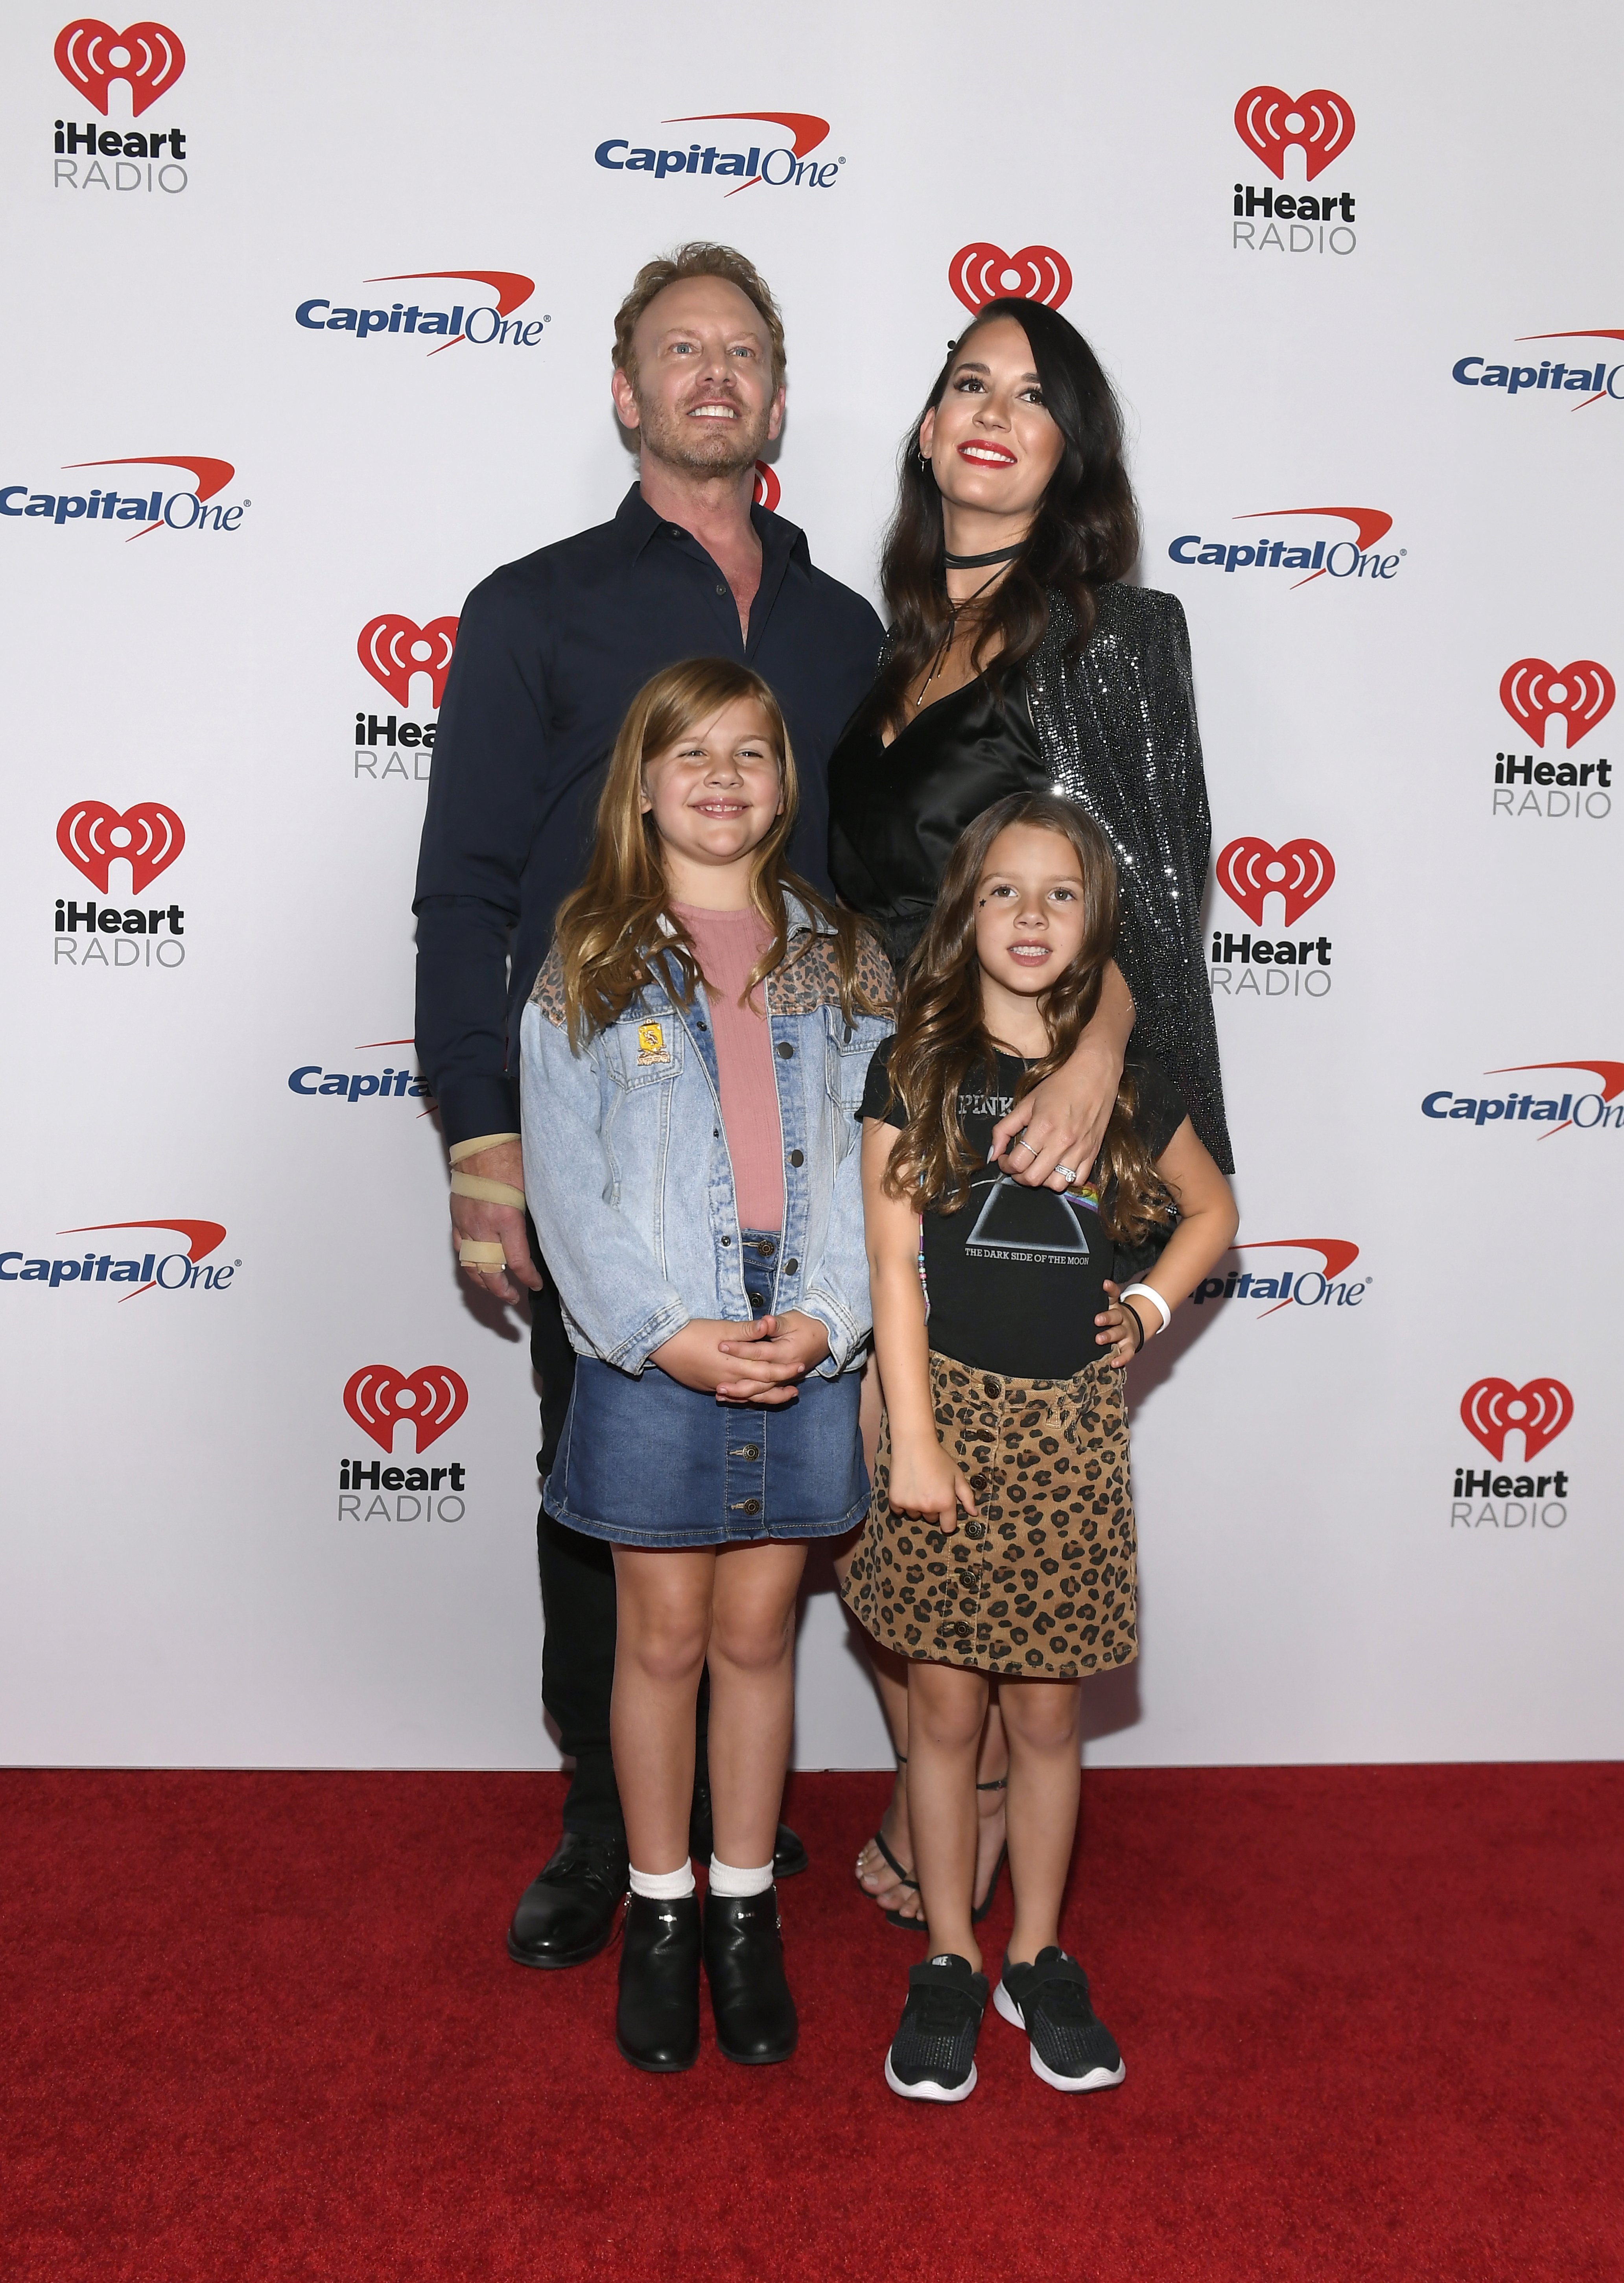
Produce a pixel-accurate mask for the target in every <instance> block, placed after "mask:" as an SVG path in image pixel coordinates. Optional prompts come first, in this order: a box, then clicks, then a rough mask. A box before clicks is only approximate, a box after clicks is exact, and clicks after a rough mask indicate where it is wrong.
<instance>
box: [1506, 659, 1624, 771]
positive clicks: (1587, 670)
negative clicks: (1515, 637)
mask: <svg viewBox="0 0 1624 2283" xmlns="http://www.w3.org/2000/svg"><path fill="white" fill-rule="evenodd" d="M1617 694H1618V693H1617V690H1616V689H1615V687H1614V684H1613V679H1612V675H1611V674H1609V673H1608V671H1607V669H1606V667H1605V666H1600V665H1598V664H1597V661H1596V659H1595V658H1574V659H1573V660H1572V662H1571V663H1570V664H1569V665H1567V666H1551V665H1550V664H1548V663H1547V661H1546V660H1545V659H1544V658H1519V659H1518V660H1517V662H1516V664H1515V665H1514V666H1507V668H1506V670H1505V672H1504V674H1502V676H1501V678H1500V703H1501V704H1502V705H1503V706H1504V708H1505V710H1506V712H1507V713H1509V714H1510V715H1511V719H1512V721H1515V722H1516V723H1517V725H1518V727H1519V729H1523V730H1526V733H1527V735H1528V736H1530V737H1532V738H1533V740H1534V744H1536V745H1543V744H1544V743H1545V732H1546V730H1547V729H1549V728H1550V724H1551V723H1552V722H1553V721H1556V720H1558V718H1560V719H1561V720H1562V721H1564V722H1565V724H1566V740H1567V745H1568V749H1569V750H1570V752H1571V750H1572V749H1573V746H1575V745H1576V744H1578V743H1579V740H1580V739H1581V737H1588V736H1589V734H1590V732H1591V730H1592V729H1595V727H1596V725H1597V722H1598V721H1604V719H1605V718H1606V716H1607V715H1608V714H1609V713H1612V701H1613V698H1614V697H1616V696H1617Z"/></svg>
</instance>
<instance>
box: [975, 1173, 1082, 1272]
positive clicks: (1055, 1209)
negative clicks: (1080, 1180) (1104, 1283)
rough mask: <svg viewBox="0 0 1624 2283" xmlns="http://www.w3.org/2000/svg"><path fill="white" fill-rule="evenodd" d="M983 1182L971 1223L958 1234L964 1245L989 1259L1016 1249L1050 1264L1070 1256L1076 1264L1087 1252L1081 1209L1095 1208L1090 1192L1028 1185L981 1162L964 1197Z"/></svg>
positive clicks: (1068, 1261) (1065, 1262)
mask: <svg viewBox="0 0 1624 2283" xmlns="http://www.w3.org/2000/svg"><path fill="white" fill-rule="evenodd" d="M983 1185H984V1187H985V1194H984V1196H982V1198H981V1201H980V1211H979V1212H978V1213H977V1215H976V1218H975V1221H974V1224H973V1225H972V1227H971V1230H970V1233H969V1235H967V1236H966V1237H965V1239H964V1251H966V1252H967V1253H971V1252H975V1253H982V1254H987V1255H990V1256H991V1257H992V1258H994V1259H998V1258H1008V1257H1009V1256H1010V1255H1011V1254H1014V1253H1021V1254H1025V1255H1027V1257H1028V1258H1033V1259H1042V1261H1044V1262H1045V1263H1052V1264H1053V1265H1054V1266H1056V1267H1060V1266H1070V1265H1071V1263H1073V1262H1075V1263H1076V1264H1077V1265H1078V1266H1081V1265H1082V1264H1083V1263H1084V1262H1085V1261H1087V1260H1089V1258H1091V1257H1092V1255H1091V1252H1090V1249H1089V1235H1088V1225H1087V1223H1086V1222H1085V1221H1084V1219H1083V1218H1082V1216H1083V1214H1084V1213H1085V1212H1094V1213H1096V1214H1097V1212H1098V1207H1097V1205H1096V1204H1094V1203H1093V1201H1092V1199H1091V1198H1089V1197H1086V1196H1068V1195H1066V1194H1064V1193H1063V1192H1061V1191H1058V1190H1056V1189H1032V1188H1026V1187H1025V1186H1024V1185H1023V1184H1022V1183H1021V1182H1019V1181H1016V1180H1011V1178H1010V1176H1009V1174H1007V1173H1000V1172H999V1171H998V1169H997V1167H996V1166H995V1165H986V1166H983V1167H981V1168H980V1169H979V1170H978V1171H977V1172H976V1173H972V1175H971V1176H970V1203H971V1204H975V1202H976V1190H977V1188H978V1187H982V1186H983Z"/></svg>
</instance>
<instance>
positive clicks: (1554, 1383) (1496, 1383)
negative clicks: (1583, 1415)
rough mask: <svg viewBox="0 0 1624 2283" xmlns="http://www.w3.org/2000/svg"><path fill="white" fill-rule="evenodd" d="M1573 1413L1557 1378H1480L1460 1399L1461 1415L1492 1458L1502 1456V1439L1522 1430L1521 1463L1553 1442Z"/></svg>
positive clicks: (1571, 1398) (1565, 1392) (1565, 1390)
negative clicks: (1520, 1383) (1515, 1382)
mask: <svg viewBox="0 0 1624 2283" xmlns="http://www.w3.org/2000/svg"><path fill="white" fill-rule="evenodd" d="M1461 1417H1462V1418H1463V1419H1464V1421H1465V1422H1466V1427H1467V1430H1468V1431H1469V1432H1470V1433H1471V1434H1473V1435H1475V1436H1476V1437H1477V1438H1478V1440H1479V1442H1480V1443H1481V1445H1483V1448H1484V1449H1485V1450H1486V1451H1487V1453H1488V1455H1489V1457H1490V1458H1491V1459H1503V1458H1504V1456H1505V1438H1506V1437H1507V1436H1508V1435H1509V1434H1510V1433H1511V1430H1512V1428H1513V1427H1520V1428H1521V1429H1522V1438H1523V1464H1524V1465H1525V1466H1526V1465H1527V1463H1528V1461H1530V1460H1531V1459H1533V1458H1534V1457H1536V1456H1537V1455H1538V1453H1540V1452H1541V1451H1542V1450H1543V1449H1544V1447H1545V1445H1546V1444H1547V1443H1554V1442H1555V1441H1556V1439H1557V1438H1558V1435H1559V1434H1560V1433H1561V1432H1562V1430H1563V1429H1564V1428H1565V1426H1566V1425H1567V1423H1568V1422H1569V1421H1570V1420H1571V1419H1572V1417H1573V1397H1572V1395H1570V1394H1569V1392H1568V1391H1567V1389H1566V1388H1565V1387H1564V1386H1563V1384H1562V1383H1561V1381H1560V1380H1559V1379H1531V1380H1530V1381H1529V1382H1528V1384H1527V1385H1526V1387H1513V1386H1512V1384H1511V1381H1510V1380H1509V1379H1480V1380H1478V1381H1476V1382H1475V1383H1473V1385H1472V1386H1471V1387H1469V1388H1468V1389H1467V1390H1466V1392H1465V1393H1464V1395H1463V1396H1462V1398H1461Z"/></svg>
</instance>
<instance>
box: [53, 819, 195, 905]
mask: <svg viewBox="0 0 1624 2283" xmlns="http://www.w3.org/2000/svg"><path fill="white" fill-rule="evenodd" d="M185 845H186V828H185V826H184V825H183V823H182V822H181V821H180V818H179V817H178V816H177V815H176V813H175V811H174V810H173V809H172V808H166V807H165V806H164V804H163V802H162V801H160V800H138V801H136V802H135V803H134V804H133V805H132V806H130V807H129V808H126V809H123V810H120V809H116V808H114V807H113V805H112V803H111V802H110V801H105V800H76V801H74V803H73V804H72V805H71V806H69V807H67V808H65V809H64V810H63V812H62V814H61V815H60V816H59V818H58V820H57V846H58V847H59V849H60V850H61V851H62V853H63V854H64V855H65V856H66V859H67V861H68V862H69V863H70V864H72V865H74V866H75V867H76V868H77V869H78V870H80V871H81V872H82V873H83V875H84V877H85V878H86V879H87V880H89V881H90V884H91V885H92V887H96V888H99V889H100V890H101V892H102V893H103V895H104V896H105V895H106V894H107V893H108V885H107V883H108V876H109V874H110V873H111V871H112V869H113V864H114V862H115V861H117V860H118V859H119V858H120V857H122V858H123V859H124V860H125V861H126V862H127V863H128V864H129V886H130V893H131V894H132V895H137V896H138V895H140V894H142V893H143V892H144V890H145V889H146V888H147V887H149V886H150V885H151V884H152V881H154V880H155V879H156V878H157V877H158V875H159V874H160V872H167V871H168V869H169V867H170V865H171V864H173V863H174V861H175V860H176V857H177V856H178V855H179V854H180V853H181V851H182V849H183V847H184V846H185Z"/></svg>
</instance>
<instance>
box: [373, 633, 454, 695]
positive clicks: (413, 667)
mask: <svg viewBox="0 0 1624 2283" xmlns="http://www.w3.org/2000/svg"><path fill="white" fill-rule="evenodd" d="M456 649H457V620H456V619H429V620H428V621H427V623H426V625H424V626H418V624H417V622H416V621H415V619H408V618H403V617H402V615H401V613H400V612H398V611H383V612H379V616H378V617H377V618H375V619H368V620H367V622H366V624H365V626H363V627H362V629H361V632H360V634H359V635H358V636H357V637H356V640H355V654H356V656H357V657H358V658H360V660H361V663H362V665H363V666H365V668H366V670H367V672H368V673H369V674H371V677H372V679H373V681H374V682H378V683H379V684H380V685H381V687H382V688H383V689H385V690H387V691H388V693H389V695H390V697H393V698H394V702H395V704H396V705H410V703H411V678H412V676H413V674H427V676H428V680H429V688H430V690H431V691H432V693H433V704H434V705H439V704H440V703H441V699H442V698H443V697H444V696H445V688H446V676H447V674H449V673H450V671H451V658H452V654H453V653H454V651H456Z"/></svg>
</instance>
